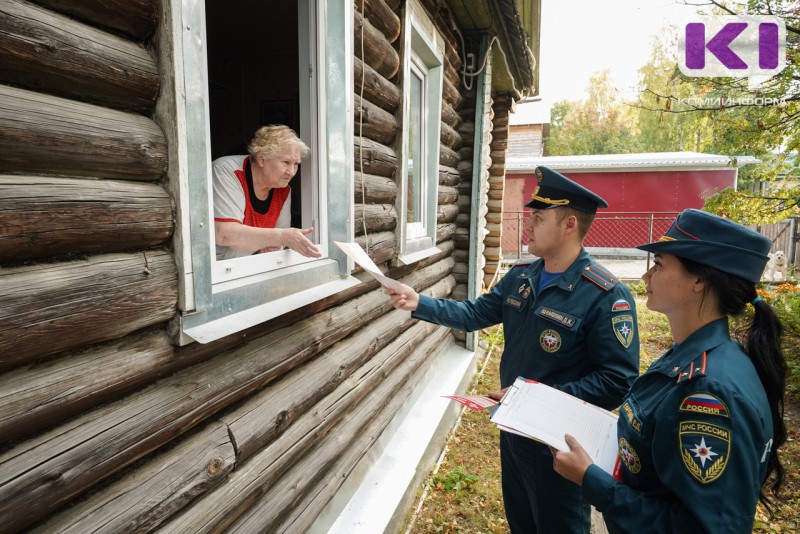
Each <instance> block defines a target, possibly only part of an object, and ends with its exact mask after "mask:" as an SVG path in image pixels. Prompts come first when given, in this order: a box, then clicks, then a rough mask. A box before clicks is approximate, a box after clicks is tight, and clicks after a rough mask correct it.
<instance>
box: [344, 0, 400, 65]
mask: <svg viewBox="0 0 800 534" xmlns="http://www.w3.org/2000/svg"><path fill="white" fill-rule="evenodd" d="M362 24H363V45H364V46H363V54H364V56H363V57H362V55H361V54H362V46H361V45H362ZM353 33H354V36H355V42H354V44H355V45H354V47H353V48H354V51H355V56H356V57H357V58H359V59H361V60H363V61H364V63H366V64H367V65H369V66H370V67H372V68H373V69H375V71H377V72H378V73H380V74H381V75H382V76H383V77H385V78H387V79H391V78H392V77H393V76H394V75H395V74H397V71H398V69H399V68H400V56H399V55H398V53H397V51H396V50H395V49H394V48H393V47H392V45H391V43H389V41H388V40H387V39H386V36H384V35H383V33H381V31H380V30H378V29H377V28H376V27H375V26H373V25H372V23H371V22H370V21H369V20H364V18H363V17H362V16H361V14H360V13H359V12H358V11H356V12H355V24H353Z"/></svg>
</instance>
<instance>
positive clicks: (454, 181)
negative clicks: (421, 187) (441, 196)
mask: <svg viewBox="0 0 800 534" xmlns="http://www.w3.org/2000/svg"><path fill="white" fill-rule="evenodd" d="M460 182H461V176H460V175H459V174H458V170H456V169H454V168H453V167H447V166H445V165H439V185H440V186H442V185H446V186H449V187H454V186H457V185H458V184H459V183H460Z"/></svg>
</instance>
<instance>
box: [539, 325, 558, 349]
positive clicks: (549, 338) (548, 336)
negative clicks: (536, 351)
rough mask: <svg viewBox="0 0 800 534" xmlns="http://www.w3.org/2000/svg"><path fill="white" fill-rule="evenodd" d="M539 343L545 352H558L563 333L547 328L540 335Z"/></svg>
mask: <svg viewBox="0 0 800 534" xmlns="http://www.w3.org/2000/svg"><path fill="white" fill-rule="evenodd" d="M539 345H541V346H542V349H544V351H545V352H556V351H557V350H558V349H560V348H561V334H559V333H558V332H556V331H555V330H550V329H547V330H545V331H544V332H542V334H541V335H540V336H539Z"/></svg>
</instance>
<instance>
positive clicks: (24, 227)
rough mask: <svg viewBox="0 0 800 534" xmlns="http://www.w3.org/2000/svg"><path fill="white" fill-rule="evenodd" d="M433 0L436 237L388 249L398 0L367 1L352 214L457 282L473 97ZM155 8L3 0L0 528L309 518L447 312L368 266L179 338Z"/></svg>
mask: <svg viewBox="0 0 800 534" xmlns="http://www.w3.org/2000/svg"><path fill="white" fill-rule="evenodd" d="M422 5H423V6H424V7H425V9H426V10H427V11H428V13H429V15H430V17H431V20H433V22H434V24H435V26H436V28H437V30H438V31H439V32H440V34H441V36H442V37H443V39H444V43H445V83H444V88H443V101H442V109H441V115H440V116H439V117H437V120H440V121H441V123H442V129H441V132H442V134H441V138H440V143H441V150H440V161H439V163H440V166H439V176H438V179H439V184H440V187H439V196H438V209H437V214H438V215H437V233H436V236H437V237H436V242H437V244H438V246H439V248H440V249H441V252H440V253H439V254H437V255H435V256H432V257H429V258H426V259H425V260H422V261H420V262H417V263H416V264H414V265H412V266H403V267H397V266H395V264H394V263H392V260H393V259H394V258H395V257H396V254H397V224H398V214H397V207H396V205H397V200H398V199H397V195H398V187H397V181H396V179H397V175H398V166H399V165H398V159H399V158H401V157H403V156H402V154H399V153H398V151H399V147H400V146H401V143H400V139H399V137H400V136H399V132H400V131H401V130H402V120H403V117H402V113H401V112H400V102H401V100H402V98H401V87H402V80H401V77H400V74H398V73H399V72H400V43H401V39H400V35H401V33H402V31H403V28H402V27H401V20H403V19H402V14H403V11H404V9H405V6H404V2H402V1H401V0H364V1H363V6H364V7H363V11H364V12H363V13H362V12H361V9H362V1H361V0H359V1H356V3H355V7H356V9H355V11H354V36H355V46H354V53H355V58H354V74H355V84H354V85H355V86H354V88H353V90H354V95H355V96H354V100H355V113H354V118H355V132H356V136H355V138H354V139H353V143H354V147H355V158H354V159H355V169H354V191H355V194H354V197H355V198H354V199H353V200H354V203H355V210H354V211H355V215H356V219H357V220H356V221H355V223H356V224H355V225H354V226H355V228H356V240H357V241H358V242H360V243H361V244H362V246H365V247H367V248H368V251H369V254H370V256H371V257H372V258H373V260H374V261H375V262H376V263H378V264H379V265H382V266H384V267H386V268H387V270H388V272H389V274H390V275H391V276H393V277H395V278H397V279H399V280H401V281H403V282H404V283H406V284H409V285H410V286H412V287H414V288H415V289H417V290H419V291H423V292H425V293H427V294H430V295H432V296H435V297H446V296H449V295H452V294H453V292H454V288H455V287H456V286H457V284H463V282H464V278H463V273H464V272H466V264H467V257H466V255H465V254H464V252H463V251H464V243H467V246H468V242H469V239H468V237H469V236H468V235H467V234H468V228H469V226H468V224H467V226H466V228H467V234H465V232H464V228H465V226H464V224H465V219H464V218H465V217H466V218H467V219H466V220H467V221H468V217H469V216H470V214H469V211H468V207H469V204H468V203H467V204H466V207H467V211H466V212H465V211H464V203H463V199H464V198H466V197H469V195H470V194H471V193H470V187H471V183H470V180H471V175H472V173H471V169H469V168H468V166H470V165H471V162H472V147H471V143H472V140H473V138H474V135H473V134H474V114H475V112H474V105H475V104H474V93H473V94H472V96H471V97H470V94H469V93H467V92H466V91H465V90H464V89H463V87H462V86H461V84H460V81H459V79H460V77H459V74H458V73H459V71H460V69H461V62H460V51H459V50H458V49H457V47H458V46H460V45H459V39H458V38H457V37H456V35H455V34H454V33H453V31H452V29H451V27H450V20H452V18H451V17H450V16H448V13H447V7H446V5H445V4H443V3H442V2H438V1H435V0H423V1H422ZM165 9H166V7H165V6H162V5H160V3H159V2H158V0H125V1H122V0H110V1H101V0H86V1H83V2H71V1H66V0H37V1H25V0H9V1H8V2H5V3H4V5H3V7H1V8H0V13H2V15H3V16H2V17H0V18H1V19H2V21H1V22H0V45H1V46H0V227H1V228H3V231H2V232H0V267H2V268H0V295H2V299H3V304H4V305H3V306H2V307H0V324H2V326H0V517H3V522H2V523H0V532H15V531H19V530H22V529H30V530H31V531H32V532H53V531H58V532H74V533H82V532H91V531H114V532H121V531H140V532H145V531H154V530H158V531H162V532H173V531H174V532H187V531H191V532H220V531H222V530H224V529H228V530H229V531H231V532H248V533H249V532H254V531H265V530H269V531H288V532H301V531H303V529H305V528H307V527H308V525H309V524H310V523H311V522H312V521H313V520H314V519H315V518H316V517H317V515H318V514H319V511H320V510H321V509H322V508H324V507H325V506H326V505H327V503H328V502H329V501H330V499H331V498H332V497H333V495H334V494H335V492H336V491H337V490H338V489H339V487H340V485H341V484H342V482H343V480H344V478H345V477H346V475H347V474H349V473H350V472H351V471H352V469H353V466H354V465H355V464H356V463H357V462H358V461H359V460H360V459H361V458H362V457H363V456H364V455H365V454H366V452H367V451H368V449H369V447H370V446H372V445H373V444H374V443H375V441H376V440H377V438H378V437H379V436H380V434H381V431H382V430H383V429H384V428H385V427H386V425H387V424H388V423H389V421H390V419H391V418H392V417H393V416H394V414H395V413H396V412H397V411H398V409H399V407H400V405H401V404H402V403H403V402H404V401H405V399H406V398H407V396H408V395H409V393H410V391H411V389H413V387H414V385H415V384H417V383H418V382H419V381H420V380H421V379H422V377H423V376H424V375H425V373H426V370H427V362H428V360H429V356H430V355H432V354H436V353H437V352H439V351H440V350H441V348H442V346H443V344H444V343H445V342H446V341H447V340H448V338H449V336H451V333H450V331H449V330H448V329H445V328H442V327H437V326H434V325H431V324H428V323H421V322H418V321H415V320H412V319H410V317H409V314H408V313H406V312H399V311H395V310H393V309H392V307H391V304H390V302H389V300H388V299H387V297H386V296H385V294H384V293H383V290H382V289H381V288H380V287H379V286H378V284H377V283H376V282H374V281H373V280H372V279H371V278H369V277H367V276H365V275H364V273H357V274H356V276H357V277H359V278H361V279H362V280H363V283H362V284H360V285H358V286H356V287H354V288H352V289H349V290H347V291H344V292H341V293H339V294H336V295H333V296H331V297H328V298H326V299H323V300H321V301H318V302H315V303H313V304H311V305H309V306H306V307H304V308H301V309H299V310H295V311H293V312H290V313H287V314H285V315H283V316H280V317H278V318H275V319H273V320H271V321H268V322H266V323H264V324H260V325H257V326H255V327H252V328H250V329H248V330H246V331H243V332H239V333H237V334H234V335H231V336H228V337H226V338H224V339H221V340H219V341H216V342H214V343H210V344H207V345H199V344H190V345H187V346H184V347H177V346H175V345H173V343H172V342H171V339H173V337H172V334H174V332H173V329H174V328H175V323H174V321H173V319H174V317H175V314H176V313H177V302H178V298H179V294H178V292H179V289H178V288H179V287H180V285H181V284H180V281H179V280H178V276H179V275H178V269H177V268H176V258H175V256H174V254H173V250H174V249H175V248H176V247H177V248H180V247H181V245H182V244H181V243H173V242H172V240H173V239H177V238H176V237H175V228H174V219H175V214H174V210H175V206H176V205H177V204H178V202H177V200H178V199H176V198H174V197H173V195H174V192H175V191H177V190H178V189H179V188H178V186H177V183H176V181H177V176H176V173H175V174H173V170H172V169H170V168H169V165H168V164H169V162H170V161H174V160H175V159H176V158H177V155H176V154H170V153H169V150H170V148H169V147H170V146H171V145H170V144H169V143H168V142H167V140H166V138H167V136H166V135H165V133H164V132H171V131H174V124H173V123H172V122H171V121H175V120H177V119H175V118H174V117H169V116H167V115H166V114H165V113H162V112H161V111H160V110H161V109H168V106H160V105H159V100H158V99H159V95H160V94H161V92H162V91H163V87H162V84H169V83H171V79H172V77H173V73H170V72H165V71H164V68H163V66H161V65H159V64H158V61H157V60H156V59H154V58H158V57H162V56H163V54H159V53H155V52H158V49H159V47H164V46H168V44H167V43H168V41H169V39H168V36H166V35H163V34H161V33H163V32H164V31H167V25H165V24H162V23H161V22H160V18H161V13H162V11H163V10H165ZM362 26H363V30H364V31H363V35H364V42H363V45H364V46H363V53H362V47H361V35H362V32H361V29H362ZM160 34H161V35H160ZM154 50H155V52H154ZM162 98H163V96H162ZM470 98H472V100H470ZM156 109H159V112H158V113H157V114H156V111H155V110H156ZM476 215H477V214H476ZM364 227H366V230H365V229H364Z"/></svg>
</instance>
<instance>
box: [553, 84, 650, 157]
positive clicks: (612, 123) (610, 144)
mask: <svg viewBox="0 0 800 534" xmlns="http://www.w3.org/2000/svg"><path fill="white" fill-rule="evenodd" d="M588 90H589V97H588V98H587V99H586V100H582V101H580V102H568V101H561V102H559V103H557V104H555V106H554V107H553V111H552V117H551V121H550V137H549V138H548V141H547V143H548V144H547V148H548V151H549V152H550V154H552V155H554V156H560V155H570V154H617V153H627V152H638V151H639V150H638V149H637V147H636V114H635V112H634V110H633V109H632V108H630V107H629V106H625V105H622V103H621V102H620V101H619V97H618V95H617V91H616V90H615V89H614V88H613V87H612V86H611V82H610V80H609V78H608V71H602V72H596V73H595V74H594V75H593V76H592V77H591V79H590V80H589V89H588Z"/></svg>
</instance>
